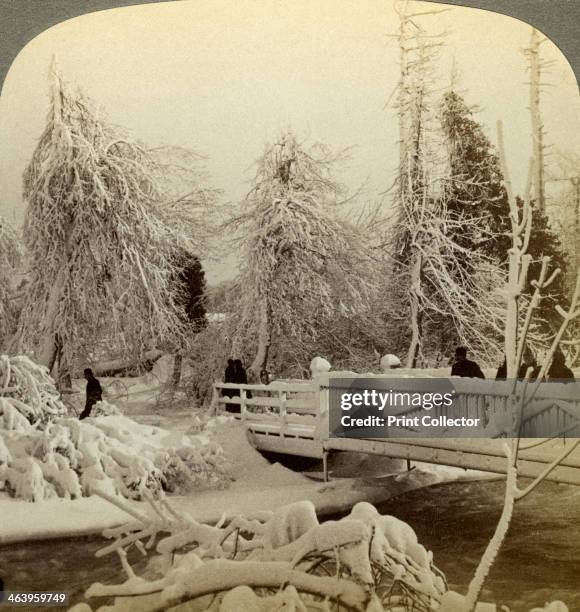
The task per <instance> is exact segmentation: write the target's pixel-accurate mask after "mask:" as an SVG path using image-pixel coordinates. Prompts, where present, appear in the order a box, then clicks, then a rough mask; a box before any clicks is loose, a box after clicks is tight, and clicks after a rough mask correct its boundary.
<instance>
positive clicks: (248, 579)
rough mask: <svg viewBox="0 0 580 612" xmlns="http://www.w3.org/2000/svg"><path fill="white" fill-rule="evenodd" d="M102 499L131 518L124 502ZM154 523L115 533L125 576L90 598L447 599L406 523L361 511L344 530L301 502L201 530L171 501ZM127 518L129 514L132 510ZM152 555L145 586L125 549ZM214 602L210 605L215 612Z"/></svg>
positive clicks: (374, 604) (148, 601)
mask: <svg viewBox="0 0 580 612" xmlns="http://www.w3.org/2000/svg"><path fill="white" fill-rule="evenodd" d="M102 496H103V497H105V498H107V499H109V500H110V501H112V502H113V503H115V504H116V505H117V506H119V507H121V508H124V504H123V503H122V502H121V501H120V500H119V499H118V498H112V497H110V496H108V495H107V494H106V493H103V494H102ZM149 501H150V502H151V506H152V512H151V513H150V514H147V515H146V514H137V513H135V512H134V510H131V516H132V520H131V522H129V523H127V524H126V525H122V526H120V527H117V528H113V529H109V530H107V531H106V532H105V536H107V537H109V538H111V539H113V542H112V543H111V544H110V545H109V546H107V547H106V548H105V549H103V550H102V551H100V552H99V553H98V555H99V556H100V555H102V554H107V553H111V552H115V551H116V552H118V553H119V555H120V558H121V562H122V564H123V567H124V569H125V572H126V573H127V577H128V578H127V581H126V582H124V583H122V584H119V585H102V584H94V585H92V586H91V587H90V588H89V589H88V591H87V597H89V598H90V597H103V596H118V597H119V598H118V599H116V600H115V603H114V605H113V606H112V607H111V608H110V610H115V611H121V610H127V611H128V610H136V609H139V610H141V611H143V612H147V610H161V609H168V608H171V607H173V606H178V605H180V604H183V603H186V602H188V609H191V610H206V609H208V606H209V605H210V604H211V609H212V610H216V612H217V611H220V612H233V610H236V612H237V611H238V610H252V611H255V610H264V611H266V610H275V609H288V610H295V611H299V610H300V611H307V610H326V611H328V612H330V611H333V610H339V609H340V610H343V611H344V610H350V611H354V610H360V611H363V610H367V611H370V610H374V611H376V612H379V611H380V610H397V611H398V612H405V611H406V610H415V611H418V610H421V611H425V612H426V611H429V610H435V609H436V608H437V607H438V605H439V601H440V600H441V597H442V596H443V594H444V593H445V591H446V590H447V587H446V583H445V579H444V577H443V575H442V574H441V572H439V571H438V570H437V569H436V568H435V567H434V565H433V562H432V556H431V553H429V552H428V551H426V550H425V548H424V547H423V546H421V544H419V542H418V541H417V537H416V535H415V533H414V531H413V530H412V529H411V528H410V527H409V526H408V525H407V524H405V523H403V522H402V521H399V520H398V519H396V518H394V517H391V516H382V515H381V514H379V512H378V511H377V510H376V509H375V508H374V507H373V506H372V505H370V504H368V503H359V504H357V505H356V506H355V507H354V508H353V510H352V512H351V513H350V514H349V515H348V516H346V517H344V518H343V519H340V520H337V521H327V522H325V523H319V521H318V519H317V517H316V513H315V510H314V506H313V505H312V504H311V503H310V502H308V501H303V502H298V503H294V504H290V505H288V506H284V507H281V508H279V509H278V510H276V511H274V512H260V513H258V514H257V515H255V516H249V517H243V516H238V517H235V518H233V519H232V520H231V521H230V522H229V523H226V522H225V521H222V522H221V523H220V524H218V525H216V526H209V525H203V524H200V523H198V522H196V521H195V520H194V519H192V518H191V517H189V516H184V515H180V514H178V513H176V512H175V510H173V509H172V508H171V506H170V505H169V504H168V502H167V501H166V500H165V499H161V500H157V501H154V500H152V499H150V498H149ZM125 509H128V508H125ZM133 545H136V546H137V547H138V548H140V549H141V550H142V551H143V552H147V550H148V549H152V548H153V547H154V546H155V551H156V553H157V555H156V556H154V557H153V558H152V560H151V562H150V564H149V570H148V579H145V578H142V577H139V576H136V575H135V573H134V572H133V570H132V568H131V567H130V566H129V564H128V563H127V558H126V554H125V549H126V548H128V547H130V546H133ZM212 602H213V603H212ZM85 609H88V608H85Z"/></svg>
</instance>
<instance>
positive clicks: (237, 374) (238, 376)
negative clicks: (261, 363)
mask: <svg viewBox="0 0 580 612" xmlns="http://www.w3.org/2000/svg"><path fill="white" fill-rule="evenodd" d="M224 382H225V383H237V384H239V385H247V384H248V374H247V373H246V369H245V368H244V366H243V365H242V360H241V359H228V365H227V366H226V371H225V373H224ZM239 394H240V391H239V389H224V396H225V397H235V396H237V395H239Z"/></svg>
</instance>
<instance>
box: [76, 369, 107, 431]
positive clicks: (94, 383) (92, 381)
mask: <svg viewBox="0 0 580 612" xmlns="http://www.w3.org/2000/svg"><path fill="white" fill-rule="evenodd" d="M84 375H85V378H86V379H87V400H86V403H85V409H84V410H83V411H82V412H81V416H80V417H79V419H81V420H82V419H86V418H87V417H88V416H90V414H91V409H92V407H93V406H94V405H95V404H96V403H97V402H100V401H101V400H102V399H103V390H102V389H101V383H100V382H99V381H98V380H97V379H96V378H95V375H94V374H93V371H92V370H91V368H85V371H84Z"/></svg>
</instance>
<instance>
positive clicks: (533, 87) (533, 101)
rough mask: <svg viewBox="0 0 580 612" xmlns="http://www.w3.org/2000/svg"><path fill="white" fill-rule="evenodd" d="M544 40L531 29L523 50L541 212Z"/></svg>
mask: <svg viewBox="0 0 580 612" xmlns="http://www.w3.org/2000/svg"><path fill="white" fill-rule="evenodd" d="M546 40H547V39H546V38H540V34H539V32H538V30H536V29H535V28H532V33H531V36H530V44H529V46H528V47H526V48H525V49H524V53H525V55H526V57H527V58H528V70H529V73H530V114H531V120H532V140H533V151H534V157H533V159H534V173H533V185H534V199H535V200H536V202H537V203H538V205H539V207H540V210H541V211H542V212H544V211H545V209H546V190H545V162H544V152H545V146H544V124H543V121H542V113H541V109H540V94H541V87H542V75H543V74H544V71H545V69H546V68H547V67H548V66H549V65H550V62H547V61H545V60H543V59H542V57H541V54H540V45H541V44H542V43H543V42H545V41H546Z"/></svg>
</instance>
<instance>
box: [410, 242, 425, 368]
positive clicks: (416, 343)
mask: <svg viewBox="0 0 580 612" xmlns="http://www.w3.org/2000/svg"><path fill="white" fill-rule="evenodd" d="M422 267H423V260H422V257H421V254H420V253H419V254H416V255H415V262H414V263H413V268H412V270H411V287H410V291H409V297H410V302H411V304H410V306H411V343H410V345H409V350H408V351H407V362H406V367H407V368H415V367H417V358H418V356H419V351H420V348H421V342H422V340H423V338H422V335H423V334H422V322H423V312H422V310H421V270H422Z"/></svg>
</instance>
